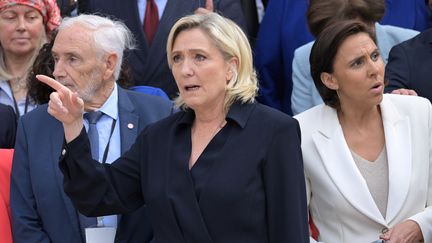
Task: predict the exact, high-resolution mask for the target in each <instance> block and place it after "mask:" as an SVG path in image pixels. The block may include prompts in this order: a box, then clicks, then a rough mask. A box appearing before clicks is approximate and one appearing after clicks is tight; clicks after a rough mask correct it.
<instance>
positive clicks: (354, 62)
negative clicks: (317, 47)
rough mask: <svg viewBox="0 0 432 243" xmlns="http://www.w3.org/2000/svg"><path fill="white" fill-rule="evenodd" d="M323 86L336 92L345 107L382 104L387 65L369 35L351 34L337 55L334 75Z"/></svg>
mask: <svg viewBox="0 0 432 243" xmlns="http://www.w3.org/2000/svg"><path fill="white" fill-rule="evenodd" d="M323 58H324V57H323ZM321 77H323V76H321ZM324 83H325V84H326V86H327V87H328V88H330V89H333V90H337V93H338V96H339V99H340V102H341V105H342V106H343V105H344V104H352V105H355V106H358V105H360V106H363V105H366V106H373V105H378V104H379V103H380V102H381V100H382V96H383V91H384V62H383V60H382V58H381V55H380V52H379V50H378V47H377V46H376V45H375V43H374V42H373V40H372V39H371V38H370V37H369V35H368V34H366V33H359V34H355V35H352V36H350V37H348V38H347V39H346V40H345V41H344V42H343V43H342V45H341V46H340V47H339V50H338V52H337V54H336V56H335V61H334V64H333V73H332V74H330V75H329V76H328V79H327V82H324Z"/></svg>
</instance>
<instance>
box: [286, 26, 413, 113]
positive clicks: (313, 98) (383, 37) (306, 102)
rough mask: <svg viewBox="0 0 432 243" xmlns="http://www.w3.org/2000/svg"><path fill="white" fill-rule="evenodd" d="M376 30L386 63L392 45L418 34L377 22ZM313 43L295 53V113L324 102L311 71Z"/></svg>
mask: <svg viewBox="0 0 432 243" xmlns="http://www.w3.org/2000/svg"><path fill="white" fill-rule="evenodd" d="M375 30H376V36H377V41H378V48H379V50H380V53H381V57H382V59H383V60H384V63H387V60H388V55H389V52H390V49H391V48H392V46H394V45H396V44H398V43H400V42H402V41H405V40H407V39H409V38H412V37H413V36H415V35H417V34H418V32H417V31H415V30H410V29H403V28H399V27H394V26H390V25H380V24H375ZM312 45H313V42H310V43H308V44H306V45H303V46H301V47H299V48H297V50H295V54H294V60H293V64H292V65H293V66H292V69H293V75H292V81H293V91H292V96H291V103H292V104H291V108H292V111H293V113H294V114H295V115H296V114H299V113H301V112H303V111H305V110H307V109H309V108H312V107H313V106H316V105H318V104H321V103H323V100H322V98H321V96H320V95H319V93H318V90H317V89H316V87H315V83H314V81H313V79H312V76H311V73H310V63H309V55H310V52H311V49H312Z"/></svg>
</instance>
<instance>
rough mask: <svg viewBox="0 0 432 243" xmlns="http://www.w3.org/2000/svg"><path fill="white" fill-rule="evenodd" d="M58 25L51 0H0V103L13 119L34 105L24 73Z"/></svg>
mask: <svg viewBox="0 0 432 243" xmlns="http://www.w3.org/2000/svg"><path fill="white" fill-rule="evenodd" d="M59 22H60V11H59V9H58V7H57V4H56V1H55V0H2V1H0V30H1V31H0V103H3V104H6V105H10V106H12V107H13V108H14V111H15V113H16V115H17V117H19V116H21V115H23V114H25V113H27V112H28V111H30V110H32V109H34V108H35V106H36V104H35V103H34V101H33V100H31V99H30V97H29V96H28V94H27V78H28V73H29V70H30V68H31V67H32V65H33V61H34V58H35V57H36V55H37V54H38V52H39V49H40V48H41V47H42V45H43V44H44V43H46V42H47V41H48V40H49V38H50V35H51V32H52V31H53V30H54V29H55V28H56V27H57V26H58V25H59Z"/></svg>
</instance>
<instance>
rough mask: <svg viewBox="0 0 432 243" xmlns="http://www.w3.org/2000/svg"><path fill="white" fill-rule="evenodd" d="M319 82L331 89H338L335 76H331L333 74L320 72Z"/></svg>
mask: <svg viewBox="0 0 432 243" xmlns="http://www.w3.org/2000/svg"><path fill="white" fill-rule="evenodd" d="M320 78H321V82H322V83H323V84H324V85H325V86H326V87H327V88H329V89H332V90H338V89H339V84H338V82H337V80H336V79H335V78H333V75H331V74H330V73H327V72H322V73H321V75H320Z"/></svg>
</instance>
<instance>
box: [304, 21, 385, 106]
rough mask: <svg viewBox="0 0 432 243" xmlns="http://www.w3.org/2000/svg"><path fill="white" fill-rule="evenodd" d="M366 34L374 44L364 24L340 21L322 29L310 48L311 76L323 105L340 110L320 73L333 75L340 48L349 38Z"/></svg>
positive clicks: (334, 94) (371, 32) (372, 34)
mask: <svg viewBox="0 0 432 243" xmlns="http://www.w3.org/2000/svg"><path fill="white" fill-rule="evenodd" d="M359 33H366V34H367V35H369V36H370V38H371V39H372V40H373V41H374V43H375V44H376V43H377V41H376V37H375V33H374V32H373V31H372V30H371V29H370V28H369V27H368V26H367V25H365V24H364V23H362V22H359V21H356V20H347V21H340V22H338V23H333V24H332V25H330V26H328V27H327V28H326V29H324V30H323V31H322V32H321V33H320V34H319V35H318V38H317V39H316V40H315V43H314V44H313V46H312V50H311V54H310V57H309V62H310V65H311V75H312V78H313V80H314V83H315V87H316V88H317V90H318V92H319V94H320V95H321V98H322V99H323V100H324V103H325V104H326V105H328V106H331V107H333V108H335V109H339V108H340V101H339V97H338V95H337V93H336V91H335V90H332V89H329V88H327V86H325V85H324V83H323V82H322V81H321V73H323V72H326V73H333V71H334V70H333V65H334V62H335V57H336V54H337V52H338V51H339V48H340V46H341V45H342V44H343V42H344V41H345V40H346V39H347V38H348V37H350V36H353V35H356V34H359Z"/></svg>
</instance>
